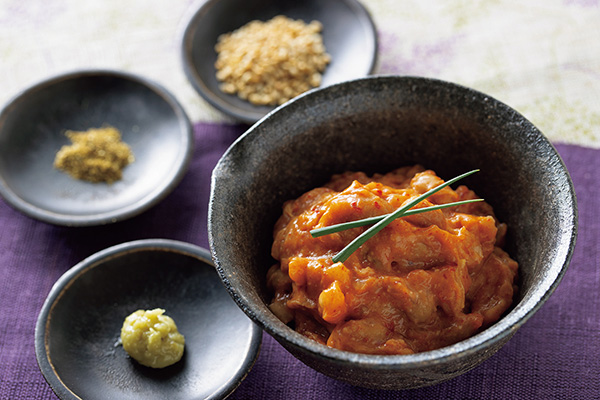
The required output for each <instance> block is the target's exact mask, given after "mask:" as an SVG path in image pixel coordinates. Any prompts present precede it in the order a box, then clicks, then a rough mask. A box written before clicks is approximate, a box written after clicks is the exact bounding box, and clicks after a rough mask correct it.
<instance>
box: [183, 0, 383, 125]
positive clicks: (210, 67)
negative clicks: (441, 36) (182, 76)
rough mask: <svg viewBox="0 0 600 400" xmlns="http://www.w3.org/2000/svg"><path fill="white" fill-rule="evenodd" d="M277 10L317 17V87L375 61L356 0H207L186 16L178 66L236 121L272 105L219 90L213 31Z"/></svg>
mask: <svg viewBox="0 0 600 400" xmlns="http://www.w3.org/2000/svg"><path fill="white" fill-rule="evenodd" d="M277 15H285V16H287V17H289V18H293V19H301V20H303V21H304V22H306V23H309V22H311V21H313V20H317V21H319V22H321V23H322V24H323V31H322V32H321V34H322V37H323V44H324V45H325V48H326V51H327V53H329V54H330V55H331V63H330V64H329V65H328V66H327V69H326V70H325V72H324V73H323V78H322V83H321V86H327V85H331V84H333V83H338V82H342V81H345V80H350V79H356V78H361V77H364V76H367V75H369V74H371V73H372V72H373V70H374V69H375V65H376V61H377V31H376V29H375V25H374V23H373V20H372V19H371V17H370V15H369V13H368V12H367V10H366V9H365V8H364V7H363V6H362V5H361V4H360V3H359V2H358V1H356V0H306V1H296V0H208V1H206V2H204V3H203V4H202V6H201V7H200V8H199V9H198V10H197V11H196V12H195V13H194V14H193V15H192V16H191V18H190V19H189V21H187V25H186V27H185V31H184V32H183V35H182V48H181V52H182V59H183V67H184V71H185V73H186V75H187V77H188V79H189V80H190V82H191V83H192V85H193V86H194V88H195V89H196V90H197V91H198V93H199V94H200V95H201V96H202V97H203V98H204V99H205V100H206V101H208V102H209V103H210V104H211V105H212V106H214V107H215V108H217V109H218V110H220V111H221V112H223V113H225V114H228V115H229V116H231V117H233V118H234V119H236V120H239V121H242V122H245V123H249V124H251V123H254V122H256V121H258V120H259V119H260V118H262V117H264V116H265V115H266V114H267V113H269V112H270V111H272V110H273V109H274V108H275V106H257V105H253V104H251V103H249V102H248V101H246V100H242V99H240V98H238V97H237V96H236V95H231V94H226V93H224V92H222V91H221V90H220V89H219V81H217V78H216V72H217V71H216V69H215V67H214V65H215V61H216V60H217V53H216V51H215V45H216V44H217V41H218V37H219V35H222V34H225V33H228V32H232V31H234V30H236V29H238V28H240V27H242V26H243V25H245V24H247V23H248V22H250V21H253V20H260V21H267V20H269V19H271V18H273V17H275V16H277Z"/></svg>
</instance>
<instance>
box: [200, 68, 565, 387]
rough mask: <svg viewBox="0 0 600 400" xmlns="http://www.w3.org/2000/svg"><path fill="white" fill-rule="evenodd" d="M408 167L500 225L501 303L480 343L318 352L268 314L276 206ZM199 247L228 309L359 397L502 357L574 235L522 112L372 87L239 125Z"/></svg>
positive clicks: (399, 83) (558, 175)
mask: <svg viewBox="0 0 600 400" xmlns="http://www.w3.org/2000/svg"><path fill="white" fill-rule="evenodd" d="M416 163H420V164H422V165H424V166H425V167H426V168H431V169H433V170H435V171H436V172H437V173H438V174H439V175H440V176H441V177H443V178H445V179H448V178H451V177H453V176H457V175H459V174H460V173H463V172H465V171H468V170H471V169H475V168H480V169H481V172H480V173H478V174H475V175H473V176H471V177H469V178H467V179H465V180H464V181H461V182H464V184H466V185H467V186H469V187H471V188H472V189H473V190H475V191H476V192H477V194H479V195H480V196H482V197H483V198H485V199H486V200H487V201H488V202H489V203H491V204H492V206H493V207H494V209H495V211H496V213H497V216H498V218H499V219H500V220H501V221H503V222H506V223H507V224H508V227H509V232H508V237H507V251H508V252H509V254H511V256H512V257H514V258H515V259H516V260H517V261H518V262H519V265H520V272H519V273H520V282H519V291H518V294H517V296H516V299H515V302H514V306H513V307H512V308H511V309H510V310H509V311H508V312H507V313H506V314H505V315H504V317H503V318H502V319H501V320H500V321H498V322H497V323H496V324H494V325H492V326H491V327H489V328H488V329H486V330H484V331H482V332H481V333H479V334H477V335H475V336H473V337H471V338H469V339H467V340H464V341H461V342H459V343H456V344H454V345H451V346H448V347H444V348H441V349H438V350H434V351H429V352H423V353H419V354H415V355H407V356H378V355H365V354H354V353H350V352H344V351H340V350H336V349H332V348H328V347H326V346H323V345H320V344H317V343H316V342H313V341H312V340H310V339H307V338H306V337H304V336H302V335H300V334H298V333H296V332H294V331H293V330H292V329H290V328H289V327H288V326H286V325H285V324H283V323H282V322H281V321H280V320H279V319H278V318H277V317H276V316H275V315H274V314H273V313H272V312H271V311H270V310H269V308H268V307H267V304H268V303H269V301H270V296H271V294H270V293H269V292H268V291H267V288H266V285H265V280H266V279H265V276H266V273H267V269H268V268H269V267H270V266H271V265H272V264H273V263H274V260H272V259H271V257H270V248H271V245H272V242H273V238H272V231H273V225H274V224H275V221H276V220H277V218H278V217H279V215H280V214H281V212H282V211H281V210H282V208H281V207H282V204H283V203H284V202H285V201H286V200H289V199H294V198H297V197H298V196H299V195H300V194H302V193H304V192H306V191H308V190H309V189H311V188H314V187H317V186H320V185H322V184H323V183H325V182H326V181H328V180H329V178H330V176H331V175H332V174H334V173H340V172H343V171H346V170H360V171H366V172H368V173H374V172H388V171H391V170H393V169H395V168H397V167H400V166H405V165H413V164H416ZM208 228H209V239H210V246H211V251H212V255H213V260H214V261H215V264H216V267H217V271H218V272H219V275H220V276H221V279H222V280H223V282H224V283H225V285H226V286H227V289H228V290H229V292H230V294H231V295H232V296H233V298H234V300H235V301H236V303H237V304H238V305H239V306H240V307H241V308H242V309H243V310H244V311H245V312H246V314H248V316H250V318H252V319H253V320H254V321H256V323H257V324H259V325H260V326H261V327H262V328H264V329H265V330H266V331H267V332H268V333H270V334H271V335H272V336H273V337H274V338H275V339H276V340H278V341H279V342H280V343H281V344H282V345H283V346H284V347H285V348H286V349H288V350H289V351H290V352H291V353H292V354H293V355H294V356H296V357H297V358H299V359H300V360H302V361H303V362H304V363H306V364H307V365H309V366H310V367H312V368H314V369H316V370H317V371H320V372H322V373H324V374H326V375H329V376H331V377H334V378H337V379H340V380H343V381H346V382H349V383H351V384H355V385H361V386H365V387H371V388H384V389H405V388H415V387H420V386H426V385H431V384H435V383H439V382H442V381H445V380H447V379H450V378H452V377H455V376H457V375H460V374H462V373H464V372H466V371H468V370H470V369H471V368H473V367H475V366H476V365H478V364H479V363H481V362H482V361H484V360H485V359H487V358H488V357H490V356H491V355H492V354H494V353H495V352H496V351H497V350H498V349H500V347H502V346H503V345H504V344H505V343H506V342H507V341H508V340H509V338H510V337H511V336H512V335H513V334H514V333H515V331H516V330H517V329H518V328H519V327H520V326H521V325H522V324H523V323H524V322H525V321H527V319H529V318H530V317H531V316H532V315H533V313H534V312H535V311H536V310H538V309H539V308H540V307H541V306H542V304H543V303H544V302H545V301H546V299H547V298H548V296H550V294H551V293H552V292H553V291H554V290H555V288H556V287H557V285H558V283H559V281H560V280H561V278H562V277H563V275H564V273H565V270H566V269H567V266H568V263H569V261H570V259H571V256H572V253H573V248H574V245H575V239H576V233H577V205H576V199H575V193H574V190H573V185H572V182H571V179H570V177H569V173H568V172H567V170H566V168H565V165H564V164H563V162H562V160H561V159H560V157H559V155H558V154H557V152H556V151H555V149H554V147H553V146H552V145H551V144H550V143H549V141H548V140H547V139H546V138H545V137H544V136H543V134H542V133H540V131H538V129H536V127H535V126H533V125H532V124H531V123H530V122H529V121H527V120H526V119H525V118H524V117H523V116H522V115H520V114H518V113H517V112H516V111H514V110H513V109H511V108H509V107H508V106H506V105H504V104H502V103H500V102H499V101H497V100H495V99H493V98H491V97H489V96H487V95H485V94H483V93H480V92H477V91H474V90H471V89H468V88H465V87H462V86H458V85H455V84H452V83H448V82H442V81H437V80H432V79H424V78H413V77H372V78H365V79H360V80H356V81H351V82H346V83H341V84H338V85H335V86H331V87H328V88H324V89H322V90H317V91H313V92H311V93H307V94H305V95H302V96H299V97H298V98H296V99H294V100H292V101H291V102H289V103H288V104H286V105H284V106H283V107H282V108H279V109H278V110H276V111H275V112H274V113H272V114H270V115H268V116H267V117H266V118H264V119H263V120H261V121H260V122H259V123H257V124H256V125H254V126H253V127H251V128H250V129H249V130H248V131H247V132H246V133H245V134H244V135H243V136H241V137H240V138H239V139H238V140H237V141H236V142H235V143H234V144H233V145H232V146H231V147H230V148H229V150H228V151H227V152H226V153H225V154H224V155H223V157H222V158H221V160H220V161H219V163H218V164H217V166H216V168H215V169H214V171H213V175H212V191H211V199H210V209H209V227H208Z"/></svg>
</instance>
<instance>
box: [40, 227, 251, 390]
mask: <svg viewBox="0 0 600 400" xmlns="http://www.w3.org/2000/svg"><path fill="white" fill-rule="evenodd" d="M153 308H164V309H165V310H166V314H167V315H169V316H171V317H172V318H173V319H174V320H175V323H176V324H177V327H178V329H179V331H180V332H181V333H182V334H183V335H184V336H185V341H186V345H185V351H184V355H183V358H182V359H181V360H180V361H179V362H177V363H176V364H174V365H172V366H169V367H166V368H163V369H152V368H147V367H143V366H141V365H139V364H138V363H137V362H136V361H134V360H133V359H131V358H130V357H129V356H128V355H127V353H126V352H125V351H124V350H123V347H122V346H120V345H119V344H118V339H119V336H120V331H121V326H122V324H123V321H124V319H125V317H127V316H128V315H129V314H130V313H132V312H133V311H135V310H137V309H153ZM261 334H262V331H261V330H260V329H259V328H258V327H257V326H256V325H254V324H253V323H252V322H251V321H250V319H248V318H247V317H246V315H245V314H244V313H243V312H242V311H241V310H240V309H239V308H238V307H237V306H236V304H235V303H234V302H233V300H232V299H231V297H230V296H229V294H228V293H227V291H226V290H225V288H224V287H223V285H222V284H221V281H220V280H219V277H218V276H217V273H216V271H215V269H214V266H213V264H212V262H211V260H210V254H209V253H208V251H207V250H205V249H202V248H200V247H197V246H194V245H191V244H186V243H182V242H177V241H172V240H162V239H151V240H140V241H135V242H129V243H124V244H122V245H118V246H114V247H111V248H108V249H106V250H103V251H101V252H99V253H96V254H94V255H93V256H91V257H89V258H87V259H85V260H83V261H82V262H80V263H79V264H77V265H76V266H74V267H73V268H71V269H70V270H69V271H67V272H66V273H65V274H64V275H63V276H62V277H61V278H60V279H59V280H58V281H57V282H56V284H55V285H54V287H53V288H52V290H51V291H50V294H49V295H48V298H47V299H46V302H45V303H44V305H43V307H42V310H41V312H40V315H39V317H38V321H37V325H36V330H35V351H36V357H37V360H38V364H39V366H40V369H41V371H42V373H43V375H44V377H45V378H46V380H47V381H48V383H49V384H50V386H51V387H52V389H53V390H54V392H55V393H56V394H57V395H58V397H60V398H61V399H63V400H64V399H86V400H91V399H119V400H129V399H131V400H133V399H144V400H152V399H173V400H175V399H181V400H187V399H207V398H210V399H221V398H225V397H227V396H228V395H229V394H230V393H231V392H233V391H234V390H235V388H236V387H237V386H238V385H239V384H240V383H241V381H242V380H243V379H244V378H245V377H246V375H247V374H248V372H249V371H250V369H251V368H252V365H253V364H254V361H255V360H256V357H257V356H258V353H259V349H260V343H261V339H262V336H261Z"/></svg>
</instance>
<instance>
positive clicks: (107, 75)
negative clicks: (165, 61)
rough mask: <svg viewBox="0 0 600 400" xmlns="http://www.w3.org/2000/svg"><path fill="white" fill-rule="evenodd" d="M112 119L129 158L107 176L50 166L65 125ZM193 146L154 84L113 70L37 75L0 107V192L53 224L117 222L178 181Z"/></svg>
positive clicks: (80, 127)
mask: <svg viewBox="0 0 600 400" xmlns="http://www.w3.org/2000/svg"><path fill="white" fill-rule="evenodd" d="M106 125H110V126H114V127H115V128H117V129H119V130H120V132H121V134H122V139H123V141H124V142H125V143H127V144H128V145H129V146H130V147H131V149H132V151H133V154H134V157H135V161H134V162H133V163H132V164H130V165H128V166H126V167H125V169H124V170H123V178H122V179H121V180H120V181H117V182H114V183H112V184H106V183H90V182H86V181H81V180H77V179H74V178H72V177H70V176H69V175H68V174H66V173H64V172H61V171H59V170H57V169H55V168H53V162H54V158H55V156H56V153H57V152H58V150H60V148H61V147H62V146H63V145H67V144H70V141H69V139H68V138H67V137H66V136H65V131H67V130H75V131H85V130H87V129H90V128H99V127H102V126H106ZM192 150H193V131H192V126H191V124H190V121H189V119H188V117H187V116H186V114H185V112H184V110H183V109H182V108H181V106H180V105H179V103H178V102H177V101H176V99H175V98H174V97H173V96H171V95H170V94H169V93H168V92H167V91H166V90H165V89H164V88H162V87H160V86H158V85H157V84H155V83H153V82H151V81H149V80H147V79H144V78H141V77H138V76H134V75H130V74H126V73H122V72H116V71H81V72H75V73H70V74H66V75H61V76H57V77H54V78H51V79H49V80H46V81H44V82H41V83H39V84H37V85H35V86H33V87H31V88H29V89H27V90H25V91H23V92H22V93H20V94H18V95H17V96H16V97H15V98H14V99H13V100H12V101H10V102H9V103H8V104H7V105H6V106H5V107H4V109H3V110H2V111H0V194H1V195H2V196H3V197H4V198H5V199H6V201H7V202H8V203H9V204H10V205H11V206H13V207H14V208H15V209H17V210H19V211H21V212H23V213H24V214H26V215H28V216H30V217H33V218H37V219H39V220H42V221H45V222H49V223H52V224H57V225H67V226H90V225H102V224H108V223H112V222H117V221H120V220H123V219H126V218H129V217H132V216H134V215H137V214H139V213H141V212H143V211H145V210H146V209H148V208H150V207H152V206H153V205H155V204H157V203H158V202H159V201H160V200H162V199H163V198H164V197H165V196H166V195H167V194H168V193H169V192H171V191H172V190H173V189H174V188H175V186H176V185H177V184H178V183H179V181H180V180H181V178H182V177H183V175H184V174H185V172H186V170H187V166H188V163H189V160H190V157H191V154H192Z"/></svg>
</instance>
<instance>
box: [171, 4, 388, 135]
mask: <svg viewBox="0 0 600 400" xmlns="http://www.w3.org/2000/svg"><path fill="white" fill-rule="evenodd" d="M219 1H220V0H202V1H201V3H200V6H199V7H198V5H197V4H196V5H193V6H192V8H191V9H190V10H189V11H188V13H186V18H184V21H185V23H184V25H183V27H182V28H181V29H180V31H181V32H180V34H179V37H180V39H179V43H180V44H181V45H180V59H181V64H182V66H183V70H184V72H185V75H186V76H187V78H188V80H189V82H190V83H191V85H192V86H193V88H194V89H195V90H196V92H197V93H198V94H200V96H201V97H202V98H203V99H204V100H206V101H207V102H208V103H209V104H210V105H211V106H213V107H214V108H216V109H217V110H219V111H221V112H222V113H224V114H226V115H228V116H229V117H232V118H233V119H235V120H236V121H240V122H243V123H246V124H254V123H255V122H257V121H258V120H260V119H261V118H262V117H256V114H263V115H262V116H263V117H264V116H265V115H267V114H268V113H270V112H271V111H272V110H274V109H275V108H278V107H279V106H267V107H268V108H269V111H267V112H265V113H262V112H261V111H257V112H256V113H254V112H245V111H240V112H237V111H235V110H232V109H231V108H230V106H229V103H228V102H227V101H225V100H223V99H221V98H220V97H219V96H217V95H215V94H214V93H213V91H212V90H210V89H209V87H208V86H207V85H206V83H205V81H204V80H203V79H202V77H201V76H200V75H199V74H198V73H197V72H196V69H195V67H194V62H193V60H192V45H191V37H190V35H191V33H192V31H193V30H194V29H195V22H196V20H197V19H199V18H201V17H203V16H204V15H205V14H207V13H208V12H209V11H210V9H211V7H212V6H213V5H214V4H215V3H218V2H219ZM338 1H340V2H342V3H345V4H347V5H348V6H349V7H350V8H351V9H352V10H353V11H354V13H355V14H356V15H358V17H359V18H360V19H361V20H364V21H365V22H367V24H368V27H369V30H370V33H371V36H372V40H373V52H372V54H370V57H371V62H370V65H369V68H368V72H367V76H368V75H371V74H373V72H374V71H375V69H376V67H377V63H378V59H379V56H378V49H379V38H378V35H377V27H376V25H375V21H374V20H373V18H372V16H371V14H370V13H369V11H368V10H367V8H366V7H365V6H364V5H363V4H362V3H361V2H360V1H359V0H338ZM248 22H249V21H248ZM334 85H335V84H334ZM322 87H325V86H321V88H322Z"/></svg>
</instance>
